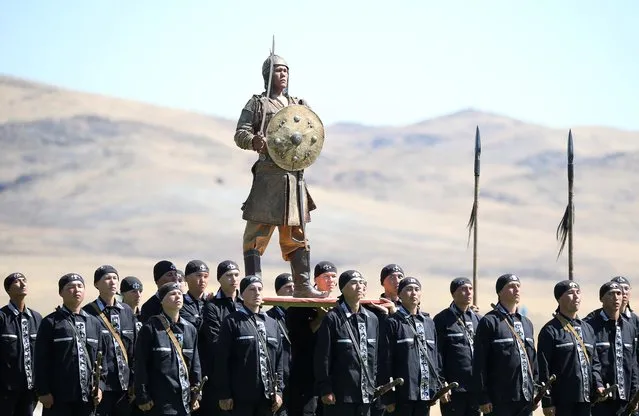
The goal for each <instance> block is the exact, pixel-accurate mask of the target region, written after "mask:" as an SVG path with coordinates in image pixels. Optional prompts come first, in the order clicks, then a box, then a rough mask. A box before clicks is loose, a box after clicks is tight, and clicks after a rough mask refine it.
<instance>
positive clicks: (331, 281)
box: [315, 272, 337, 292]
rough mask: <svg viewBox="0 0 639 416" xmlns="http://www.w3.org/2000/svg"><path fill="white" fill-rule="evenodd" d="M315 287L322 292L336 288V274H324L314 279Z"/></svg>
mask: <svg viewBox="0 0 639 416" xmlns="http://www.w3.org/2000/svg"><path fill="white" fill-rule="evenodd" d="M315 285H316V286H317V289H318V290H321V291H322V292H330V291H332V290H333V289H335V288H336V287H337V273H335V272H326V273H322V274H320V275H319V276H317V277H316V278H315Z"/></svg>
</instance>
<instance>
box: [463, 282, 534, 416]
mask: <svg viewBox="0 0 639 416" xmlns="http://www.w3.org/2000/svg"><path fill="white" fill-rule="evenodd" d="M495 290H496V292H497V297H498V299H499V302H498V303H497V305H496V306H495V307H494V310H492V311H490V312H488V313H487V314H486V315H484V317H483V318H482V319H481V321H479V326H478V328H477V334H476V335H475V343H474V348H475V355H474V356H473V380H474V383H473V384H474V387H473V392H474V393H475V394H476V399H477V403H478V404H479V410H481V412H482V413H484V414H485V413H491V414H492V415H493V416H514V415H518V414H519V415H531V414H532V408H531V403H532V400H533V396H534V384H535V382H536V381H537V353H536V351H535V341H534V338H533V336H534V330H533V324H532V322H531V321H530V320H529V319H528V318H526V317H525V316H523V315H522V314H521V313H519V310H518V309H517V305H518V304H519V298H520V281H519V277H517V276H515V275H514V274H504V275H501V276H499V278H498V279H497V283H496V284H495ZM527 408H530V410H529V411H527V412H525V411H524V409H527ZM522 411H524V413H520V412H522Z"/></svg>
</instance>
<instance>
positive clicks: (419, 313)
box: [397, 305, 422, 318]
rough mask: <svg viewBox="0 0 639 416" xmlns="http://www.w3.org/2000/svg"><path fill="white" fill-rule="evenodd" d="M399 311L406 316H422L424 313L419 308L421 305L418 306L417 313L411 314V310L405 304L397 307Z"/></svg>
mask: <svg viewBox="0 0 639 416" xmlns="http://www.w3.org/2000/svg"><path fill="white" fill-rule="evenodd" d="M397 312H398V313H399V314H400V315H402V316H403V317H404V318H409V317H411V316H415V317H421V315H422V312H421V311H420V310H419V307H417V313H416V314H415V315H411V314H410V312H408V309H406V308H405V307H404V305H401V306H400V307H399V308H397Z"/></svg>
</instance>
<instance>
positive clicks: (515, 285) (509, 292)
mask: <svg viewBox="0 0 639 416" xmlns="http://www.w3.org/2000/svg"><path fill="white" fill-rule="evenodd" d="M520 292H521V285H520V284H519V282H510V283H508V284H507V285H506V286H504V287H503V288H502V289H501V291H500V292H499V299H500V300H502V301H503V302H506V303H515V304H517V303H519V298H520Z"/></svg>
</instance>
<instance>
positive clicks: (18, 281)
mask: <svg viewBox="0 0 639 416" xmlns="http://www.w3.org/2000/svg"><path fill="white" fill-rule="evenodd" d="M4 289H5V290H6V291H7V293H8V294H9V303H8V304H7V305H6V306H4V307H3V308H2V309H0V357H2V359H0V409H2V410H3V411H5V412H8V414H9V415H15V416H31V415H33V409H34V408H35V405H36V400H37V398H36V394H35V391H34V380H33V358H34V357H35V352H34V350H35V340H36V335H37V333H38V328H39V327H40V322H42V315H40V314H39V313H38V312H36V311H34V310H32V309H29V308H27V306H26V305H25V301H24V299H25V298H26V296H27V278H26V277H25V275H23V274H22V273H11V274H10V275H9V276H7V277H6V278H5V279H4Z"/></svg>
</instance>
